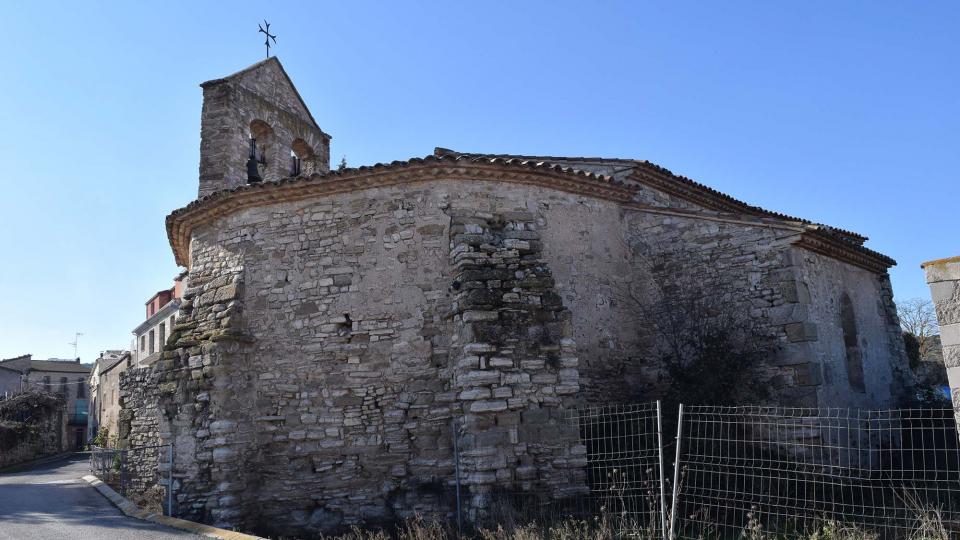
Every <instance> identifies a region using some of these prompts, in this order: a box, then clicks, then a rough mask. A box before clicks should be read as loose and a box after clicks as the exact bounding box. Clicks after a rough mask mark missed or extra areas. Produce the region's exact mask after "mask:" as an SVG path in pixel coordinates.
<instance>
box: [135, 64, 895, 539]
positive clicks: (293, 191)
mask: <svg viewBox="0 0 960 540" xmlns="http://www.w3.org/2000/svg"><path fill="white" fill-rule="evenodd" d="M203 88H204V106H203V116H202V127H201V134H202V141H201V175H200V176H201V180H200V190H199V195H200V198H198V199H197V200H196V201H194V202H192V203H190V204H188V205H187V206H186V207H184V208H182V209H180V210H176V211H174V212H173V213H172V214H171V215H170V216H168V218H167V230H168V234H169V238H170V242H171V246H172V248H173V251H174V255H175V257H176V260H177V262H178V263H179V264H181V265H183V266H185V267H186V268H187V269H188V272H189V274H188V278H187V279H188V286H187V288H186V289H185V292H184V301H183V304H182V306H181V314H180V316H179V318H178V321H177V324H176V326H175V328H174V332H173V333H172V335H171V336H170V337H169V339H168V342H167V345H166V347H165V351H164V354H163V360H162V361H161V362H158V363H157V364H156V365H155V366H154V367H153V368H151V370H152V371H151V372H150V373H149V374H148V375H143V376H140V377H139V379H137V380H134V378H133V376H132V375H131V376H127V377H125V380H124V383H123V384H124V407H125V411H124V419H125V422H126V423H127V425H128V429H129V430H130V432H131V437H136V436H140V435H138V434H137V432H138V431H143V432H144V433H147V432H149V433H150V434H151V435H150V436H151V437H156V438H157V439H159V441H160V442H172V443H173V444H174V446H175V459H174V478H175V484H176V485H175V488H176V504H177V507H178V508H177V512H178V515H184V516H186V517H188V518H192V519H197V520H201V521H206V522H210V523H214V524H217V525H219V526H228V527H239V528H242V529H252V530H257V531H260V532H265V533H273V534H299V535H305V534H306V535H309V534H315V533H319V532H321V531H325V532H326V531H334V530H337V529H339V528H343V527H346V526H349V525H351V524H354V523H382V522H389V521H392V520H395V519H397V518H402V517H408V516H411V515H413V514H414V513H421V514H427V515H433V516H441V517H442V516H449V515H450V512H451V504H452V500H453V497H452V496H451V489H452V487H453V483H454V475H453V469H454V467H455V462H454V453H453V444H454V441H453V438H454V436H455V433H454V430H456V432H457V433H456V436H457V442H458V444H459V445H460V456H461V462H460V467H461V469H462V470H461V473H460V478H461V480H462V483H463V489H464V504H465V506H466V513H467V516H468V517H470V518H473V519H478V518H480V517H482V515H483V513H484V511H485V510H486V508H487V507H488V505H489V503H490V501H491V500H493V498H495V496H496V495H497V493H501V492H518V491H530V492H536V493H546V494H548V496H550V497H554V498H563V497H568V496H576V494H577V493H579V492H581V491H582V490H583V489H584V488H585V482H586V478H585V476H586V475H585V472H584V465H585V464H586V462H587V459H588V456H587V455H586V449H585V448H584V447H583V446H582V445H580V444H579V443H578V441H577V439H578V437H577V435H578V434H577V433H576V429H575V428H570V427H569V426H567V424H565V423H564V422H563V421H562V419H563V417H564V414H565V412H567V411H569V410H570V409H571V408H573V407H577V406H582V405H588V404H594V405H603V404H612V403H627V402H636V401H649V400H651V399H656V398H657V397H658V396H659V392H661V391H662V390H663V385H664V382H663V378H664V374H665V372H664V369H663V366H662V365H660V364H659V363H658V361H657V360H656V355H655V354H653V348H654V346H655V343H653V342H652V341H651V337H650V332H648V331H646V329H648V328H650V327H651V326H655V325H656V323H657V321H653V320H649V317H647V316H645V315H644V313H645V310H644V308H643V305H641V304H642V303H643V302H644V300H643V299H645V298H661V299H662V298H667V299H669V298H671V295H673V294H676V291H677V288H678V287H682V286H684V284H688V283H697V284H698V286H699V287H701V288H702V291H703V294H704V295H708V296H711V297H713V298H715V299H716V300H717V302H719V303H721V304H722V305H723V306H724V307H725V310H728V311H730V312H736V313H742V314H743V315H744V317H746V318H748V319H749V321H750V326H751V328H752V329H753V331H754V332H755V335H756V339H758V340H765V341H766V342H769V344H770V345H771V348H770V350H771V351H772V352H771V353H770V355H769V358H767V360H766V362H765V365H764V366H762V368H763V369H764V371H765V372H766V374H767V375H768V377H769V378H768V380H769V381H770V386H771V388H772V389H773V391H774V393H773V401H774V402H775V403H778V404H782V405H789V406H807V407H816V406H845V407H846V406H851V407H877V406H886V405H890V404H893V403H894V402H896V401H897V400H898V399H899V398H900V397H901V394H902V393H903V392H905V391H909V384H910V375H909V368H908V364H907V361H906V358H905V354H904V351H903V345H902V341H901V338H900V331H899V327H898V321H897V317H896V312H895V307H894V305H893V300H892V296H893V295H892V291H891V289H890V282H889V277H888V274H887V269H888V268H889V267H890V266H891V265H892V264H894V262H893V261H892V260H891V259H889V258H887V257H885V256H883V255H881V254H879V253H876V252H873V251H871V250H869V249H867V248H866V247H864V246H863V243H864V241H865V240H866V238H864V237H862V236H860V235H858V234H856V233H852V232H848V231H842V230H839V229H836V228H832V227H828V226H825V225H819V224H814V223H810V222H808V221H805V220H802V219H799V218H793V217H789V216H784V215H782V214H777V213H774V212H770V211H766V210H763V209H760V208H757V207H754V206H750V205H747V204H745V203H742V202H740V201H737V200H735V199H733V198H731V197H729V196H726V195H723V194H721V193H718V192H716V191H714V190H712V189H710V188H708V187H706V186H703V185H701V184H698V183H696V182H694V181H692V180H689V179H687V178H683V177H680V176H676V175H674V174H672V173H671V172H670V171H668V170H666V169H663V168H661V167H658V166H656V165H653V164H651V163H649V162H646V161H639V160H623V159H600V158H562V157H532V156H502V155H484V154H464V153H459V152H454V151H451V150H446V149H442V148H438V149H436V151H435V152H434V154H433V155H430V156H427V157H425V158H416V159H411V160H409V161H404V162H394V163H391V164H387V165H379V164H378V165H375V166H372V167H360V168H355V169H346V170H341V171H336V172H328V171H330V168H329V150H328V148H329V147H328V144H329V136H327V135H325V134H323V132H322V131H320V129H319V127H317V125H316V122H315V121H314V120H313V117H312V116H311V115H310V113H309V112H308V110H307V108H306V105H304V103H303V101H302V100H301V99H300V96H299V94H298V93H297V91H296V89H295V88H294V87H293V85H292V83H291V82H290V79H289V78H288V77H287V75H286V73H285V72H284V70H283V68H282V66H281V65H280V63H279V61H278V60H277V59H276V58H270V59H268V60H266V61H264V62H261V63H259V64H256V65H254V66H251V67H250V68H247V69H246V70H244V71H241V72H239V73H237V74H234V75H232V76H230V77H226V78H223V79H218V80H215V81H211V82H208V83H204V85H203ZM249 139H255V140H256V143H255V144H254V145H251V144H248V143H247V141H248V140H249ZM251 146H255V147H257V148H258V150H257V152H258V154H257V155H258V156H267V157H266V159H265V160H264V159H260V162H258V163H259V165H258V166H259V167H261V168H262V171H261V175H260V176H262V177H263V178H264V179H265V180H266V181H263V182H255V183H249V182H248V178H247V176H246V171H247V169H246V168H245V167H244V164H245V163H247V162H248V160H249V148H250V147H251ZM261 146H262V148H261ZM291 153H292V154H291ZM293 154H295V155H297V156H298V157H299V158H300V159H301V162H300V169H299V170H300V174H299V175H297V174H294V173H295V172H296V171H297V169H296V168H291V169H290V170H289V171H288V172H289V174H285V172H284V171H285V169H283V167H282V166H281V165H280V164H278V161H280V160H282V159H283V158H284V157H285V156H288V155H293ZM258 159H259V158H258ZM304 171H307V172H304ZM141 435H142V434H141Z"/></svg>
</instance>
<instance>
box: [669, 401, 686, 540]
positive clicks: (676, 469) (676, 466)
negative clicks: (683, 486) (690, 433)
mask: <svg viewBox="0 0 960 540" xmlns="http://www.w3.org/2000/svg"><path fill="white" fill-rule="evenodd" d="M682 435H683V403H681V404H680V410H679V412H678V413H677V457H676V458H675V460H674V462H673V501H672V502H671V505H670V539H669V540H674V538H676V532H675V531H676V526H677V505H678V504H679V502H680V501H679V494H680V445H681V443H682V439H681V436H682Z"/></svg>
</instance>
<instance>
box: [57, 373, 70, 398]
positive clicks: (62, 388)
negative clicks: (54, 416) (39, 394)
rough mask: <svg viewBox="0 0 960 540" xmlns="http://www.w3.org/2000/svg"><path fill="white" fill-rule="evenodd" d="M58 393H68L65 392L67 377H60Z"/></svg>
mask: <svg viewBox="0 0 960 540" xmlns="http://www.w3.org/2000/svg"><path fill="white" fill-rule="evenodd" d="M59 393H60V395H63V396H66V395H67V394H68V392H67V378H66V377H60V392H59Z"/></svg>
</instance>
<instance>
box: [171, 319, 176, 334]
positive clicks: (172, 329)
mask: <svg viewBox="0 0 960 540" xmlns="http://www.w3.org/2000/svg"><path fill="white" fill-rule="evenodd" d="M176 318H177V316H176V315H171V316H170V331H171V332H172V331H173V321H174V320H175V319H176Z"/></svg>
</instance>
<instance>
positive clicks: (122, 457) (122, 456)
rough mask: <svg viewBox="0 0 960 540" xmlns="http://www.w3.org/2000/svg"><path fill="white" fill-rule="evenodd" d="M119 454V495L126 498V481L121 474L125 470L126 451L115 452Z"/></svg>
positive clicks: (124, 476)
mask: <svg viewBox="0 0 960 540" xmlns="http://www.w3.org/2000/svg"><path fill="white" fill-rule="evenodd" d="M117 451H118V452H120V494H121V495H123V496H124V497H126V496H127V479H126V475H125V474H123V473H124V471H126V469H127V451H126V450H117Z"/></svg>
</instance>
